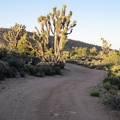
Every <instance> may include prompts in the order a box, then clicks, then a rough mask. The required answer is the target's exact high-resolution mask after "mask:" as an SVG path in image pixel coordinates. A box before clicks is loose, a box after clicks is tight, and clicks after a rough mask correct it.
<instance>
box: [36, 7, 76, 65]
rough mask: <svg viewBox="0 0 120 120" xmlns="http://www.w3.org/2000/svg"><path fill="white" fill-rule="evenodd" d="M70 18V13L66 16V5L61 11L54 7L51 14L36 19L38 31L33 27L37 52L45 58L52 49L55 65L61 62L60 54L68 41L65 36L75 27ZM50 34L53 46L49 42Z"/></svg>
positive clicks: (74, 22)
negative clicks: (38, 25)
mask: <svg viewBox="0 0 120 120" xmlns="http://www.w3.org/2000/svg"><path fill="white" fill-rule="evenodd" d="M71 16H72V11H70V12H69V13H68V14H67V15H66V5H63V6H62V10H61V11H60V10H58V9H57V7H54V8H53V12H52V13H49V14H48V15H47V16H40V17H38V23H39V24H40V30H39V29H38V28H37V27H35V29H36V32H35V33H34V39H36V40H37V41H38V42H39V47H40V50H39V52H40V54H41V56H43V58H45V55H46V54H45V53H46V51H49V49H50V50H51V48H52V56H53V62H55V63H57V62H59V61H60V60H61V58H62V57H61V52H62V50H63V48H64V46H65V44H66V43H67V41H68V40H67V36H68V34H71V33H72V30H73V27H74V26H76V21H73V22H72V23H71V21H70V19H71ZM51 34H52V35H53V36H54V40H53V41H52V42H53V44H51V40H50V35H51ZM51 45H52V46H51ZM49 47H50V48H49Z"/></svg>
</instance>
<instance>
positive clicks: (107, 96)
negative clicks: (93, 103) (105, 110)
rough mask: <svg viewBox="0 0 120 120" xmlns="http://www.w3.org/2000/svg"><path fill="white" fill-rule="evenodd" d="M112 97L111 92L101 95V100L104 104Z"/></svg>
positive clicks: (108, 102) (107, 103)
mask: <svg viewBox="0 0 120 120" xmlns="http://www.w3.org/2000/svg"><path fill="white" fill-rule="evenodd" d="M112 97H113V94H110V93H109V94H107V95H105V96H103V97H102V102H103V103H104V104H105V105H109V104H110V102H111V98H112Z"/></svg>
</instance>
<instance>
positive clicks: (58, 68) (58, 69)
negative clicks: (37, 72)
mask: <svg viewBox="0 0 120 120" xmlns="http://www.w3.org/2000/svg"><path fill="white" fill-rule="evenodd" d="M53 70H54V71H55V74H58V75H61V68H60V67H54V68H53Z"/></svg>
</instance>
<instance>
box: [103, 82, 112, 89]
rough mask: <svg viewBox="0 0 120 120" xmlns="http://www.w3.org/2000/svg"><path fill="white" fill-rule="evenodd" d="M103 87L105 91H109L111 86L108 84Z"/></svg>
mask: <svg viewBox="0 0 120 120" xmlns="http://www.w3.org/2000/svg"><path fill="white" fill-rule="evenodd" d="M103 87H104V88H105V89H106V90H110V88H111V84H110V83H104V85H103Z"/></svg>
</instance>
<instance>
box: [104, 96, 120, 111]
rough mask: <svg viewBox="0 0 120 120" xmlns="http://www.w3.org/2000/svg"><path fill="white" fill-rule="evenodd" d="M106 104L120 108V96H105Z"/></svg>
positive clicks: (115, 108)
mask: <svg viewBox="0 0 120 120" xmlns="http://www.w3.org/2000/svg"><path fill="white" fill-rule="evenodd" d="M103 100H104V104H105V105H108V106H110V107H111V108H112V109H114V110H120V96H119V95H107V96H105V97H104V98H103Z"/></svg>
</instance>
